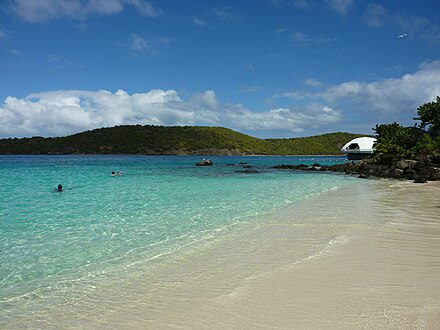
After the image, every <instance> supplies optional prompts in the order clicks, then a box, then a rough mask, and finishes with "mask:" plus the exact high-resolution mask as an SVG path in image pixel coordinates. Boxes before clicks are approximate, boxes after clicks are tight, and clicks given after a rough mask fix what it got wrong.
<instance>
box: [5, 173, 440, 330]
mask: <svg viewBox="0 0 440 330" xmlns="http://www.w3.org/2000/svg"><path fill="white" fill-rule="evenodd" d="M439 189H440V182H429V183H428V184H425V185H416V184H412V183H410V182H405V181H390V180H386V179H382V180H374V181H373V180H371V181H370V180H367V181H361V180H360V181H359V182H357V183H355V184H353V185H351V186H348V187H344V188H340V189H336V190H332V189H331V190H330V191H326V192H324V193H321V194H319V195H315V196H311V197H309V198H307V199H306V200H304V201H301V202H299V203H298V204H293V205H290V206H288V207H286V208H283V209H282V210H277V211H276V212H274V213H272V214H264V215H262V216H260V217H259V218H258V219H256V220H257V221H255V222H254V221H251V222H248V223H245V224H244V226H242V227H240V228H241V229H240V228H239V229H240V230H237V228H230V230H226V231H224V232H221V233H219V237H217V238H216V239H214V240H213V241H209V242H206V244H199V245H198V246H197V248H196V249H194V248H193V247H188V249H184V251H182V253H179V254H178V255H176V256H174V255H170V256H168V257H167V261H166V263H159V264H157V265H156V267H155V268H149V267H146V266H145V265H144V266H142V264H139V267H136V268H137V269H136V272H135V273H133V274H130V276H127V277H126V278H125V279H118V280H117V281H116V282H114V283H113V282H108V283H100V284H99V285H98V286H97V287H96V288H93V290H92V291H91V292H90V294H88V295H87V296H86V297H82V298H81V299H80V300H78V301H71V302H66V303H65V304H61V305H58V306H57V307H56V308H54V309H53V310H52V311H51V313H50V315H48V314H47V313H41V314H38V313H37V314H36V315H35V317H36V318H35V319H28V320H27V321H26V320H22V321H23V322H24V323H23V322H20V323H16V324H13V325H12V326H20V327H22V326H31V327H34V326H35V327H38V324H41V325H44V327H46V328H47V327H49V328H50V325H53V327H54V328H55V327H56V326H55V325H56V324H65V325H66V327H69V328H71V327H73V328H90V327H95V328H108V327H112V328H116V329H122V328H129V329H135V328H181V329H206V328H216V329H231V328H232V329H267V328H276V329H291V328H296V329H310V328H314V329H336V328H343V329H346V328H350V329H361V328H375V329H387V328H399V327H400V328H436V327H438V326H439V325H440V303H439V301H440V279H439V278H438V271H439V270H440V250H439V249H438V241H439V239H440V221H439V220H438V214H439V213H440V211H439V209H438V207H439V206H440V194H439V192H440V190H439ZM316 206H318V207H316ZM127 275H129V274H127ZM97 302H99V303H98V304H96V303H97ZM92 306H93V308H91V307H92ZM35 322H37V323H35ZM39 322H41V323H39ZM48 325H49V326H48Z"/></svg>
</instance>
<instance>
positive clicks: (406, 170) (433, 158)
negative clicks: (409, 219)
mask: <svg viewBox="0 0 440 330" xmlns="http://www.w3.org/2000/svg"><path fill="white" fill-rule="evenodd" d="M274 168H278V169H289V170H298V171H331V172H341V173H346V174H354V175H359V177H362V178H368V177H379V178H392V179H403V180H405V179H406V180H413V181H414V182H426V181H436V180H440V152H434V153H433V154H432V155H430V156H427V157H425V158H423V159H416V160H414V159H404V160H399V161H397V162H395V163H393V164H381V163H379V162H378V161H377V159H376V158H374V157H373V158H368V159H364V160H361V161H359V162H350V163H345V164H337V165H330V166H328V165H319V164H313V165H311V166H309V165H305V164H299V165H277V166H274Z"/></svg>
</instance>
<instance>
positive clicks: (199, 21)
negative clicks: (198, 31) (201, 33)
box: [193, 17, 207, 26]
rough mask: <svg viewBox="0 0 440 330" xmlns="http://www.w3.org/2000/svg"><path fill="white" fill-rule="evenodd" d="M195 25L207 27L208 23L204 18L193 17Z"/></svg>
mask: <svg viewBox="0 0 440 330" xmlns="http://www.w3.org/2000/svg"><path fill="white" fill-rule="evenodd" d="M193 23H194V24H195V25H198V26H206V25H207V23H206V21H205V20H204V19H203V18H199V17H193Z"/></svg>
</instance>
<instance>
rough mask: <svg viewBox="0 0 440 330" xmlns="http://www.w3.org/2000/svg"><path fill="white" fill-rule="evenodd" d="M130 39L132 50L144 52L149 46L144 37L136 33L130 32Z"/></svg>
mask: <svg viewBox="0 0 440 330" xmlns="http://www.w3.org/2000/svg"><path fill="white" fill-rule="evenodd" d="M130 39H131V43H130V47H131V49H132V50H133V51H134V52H145V51H147V50H148V49H149V48H150V47H149V46H148V44H147V42H146V41H145V39H144V38H142V37H140V36H138V35H137V34H131V35H130Z"/></svg>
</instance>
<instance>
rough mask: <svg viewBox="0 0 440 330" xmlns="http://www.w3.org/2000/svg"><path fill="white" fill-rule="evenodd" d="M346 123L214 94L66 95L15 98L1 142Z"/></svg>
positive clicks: (0, 123)
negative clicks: (185, 128) (115, 131)
mask: <svg viewBox="0 0 440 330" xmlns="http://www.w3.org/2000/svg"><path fill="white" fill-rule="evenodd" d="M340 119H341V114H340V112H339V111H336V110H334V109H332V108H331V107H328V106H325V105H320V104H317V103H316V104H311V105H308V106H305V107H283V108H275V109H269V110H267V111H262V112H255V111H252V110H249V109H247V108H246V107H244V106H242V105H240V104H238V105H227V104H226V105H222V104H221V103H220V102H219V101H218V100H217V97H216V94H215V92H214V91H212V90H208V91H205V92H203V93H196V94H194V95H193V96H192V97H191V98H189V100H183V99H181V98H180V96H179V95H178V93H177V92H176V91H174V90H167V91H165V90H160V89H155V90H151V91H149V92H146V93H138V94H131V95H130V94H128V93H127V92H125V91H123V90H118V91H116V92H115V93H112V92H109V91H105V90H101V91H81V90H61V91H51V92H44V93H34V94H30V95H28V96H26V97H24V98H21V99H20V98H16V97H12V96H9V97H7V98H6V100H5V101H4V104H3V105H2V106H1V107H0V137H13V136H18V137H20V136H35V135H42V136H64V135H68V134H74V133H77V132H81V131H84V130H89V129H94V128H99V127H111V126H115V125H126V124H141V125H147V124H148V125H177V126H182V125H220V126H226V127H230V128H232V129H238V130H244V131H266V130H280V131H285V132H302V131H304V130H305V129H307V128H310V127H320V126H325V125H327V124H330V123H336V122H338V121H339V120H340Z"/></svg>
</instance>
